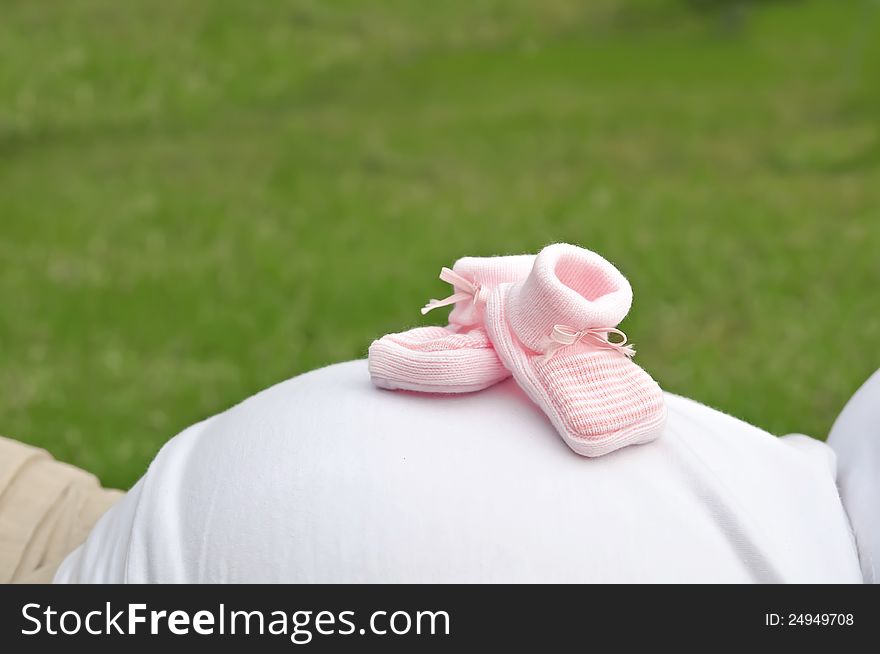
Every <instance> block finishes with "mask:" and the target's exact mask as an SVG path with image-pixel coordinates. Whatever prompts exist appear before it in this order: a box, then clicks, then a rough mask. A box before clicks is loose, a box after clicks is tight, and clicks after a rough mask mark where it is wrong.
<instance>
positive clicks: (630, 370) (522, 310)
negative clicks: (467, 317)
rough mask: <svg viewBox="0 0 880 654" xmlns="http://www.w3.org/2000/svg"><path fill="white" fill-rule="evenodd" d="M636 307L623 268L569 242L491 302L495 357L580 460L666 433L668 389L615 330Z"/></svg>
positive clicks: (547, 252)
mask: <svg viewBox="0 0 880 654" xmlns="http://www.w3.org/2000/svg"><path fill="white" fill-rule="evenodd" d="M631 304H632V288H631V287H630V285H629V282H628V281H627V280H626V278H625V277H624V276H623V275H622V274H621V273H620V271H618V270H617V268H615V267H614V266H613V265H611V264H610V263H609V262H608V261H606V260H605V259H603V258H602V257H601V256H599V255H598V254H596V253H594V252H590V251H589V250H584V249H583V248H579V247H576V246H574V245H568V244H566V243H558V244H556V245H550V246H548V247H546V248H544V249H543V250H542V251H541V253H540V254H538V256H537V258H536V259H535V264H534V267H533V268H532V271H531V273H530V274H529V275H528V277H526V278H525V279H524V280H522V281H519V282H516V283H506V284H504V283H503V284H500V285H498V286H497V287H496V288H495V289H494V290H493V291H492V292H491V293H490V294H489V297H488V299H487V304H486V317H485V324H486V331H487V333H488V335H489V338H490V340H491V341H492V343H493V344H494V345H495V351H496V352H497V354H498V356H499V358H500V359H501V361H502V362H503V363H504V365H505V366H506V367H507V368H508V369H509V370H510V371H511V372H512V373H513V377H514V379H515V380H516V381H517V383H518V384H519V385H520V386H521V387H522V389H523V390H524V391H525V392H526V393H527V394H528V395H529V397H531V398H532V400H533V401H534V402H535V403H536V404H538V406H540V407H541V408H542V409H543V410H544V412H545V413H546V414H547V416H548V417H549V418H550V420H551V422H552V423H553V425H554V426H555V427H556V429H557V431H558V432H559V433H560V435H561V436H562V438H563V440H565V442H566V444H568V446H569V447H570V448H571V449H572V450H574V451H575V452H577V453H578V454H582V455H584V456H600V455H602V454H607V453H608V452H612V451H614V450H616V449H619V448H621V447H624V446H626V445H634V444H638V443H647V442H649V441H652V440H654V439H655V438H657V437H658V436H659V435H660V433H661V431H662V429H663V424H664V422H665V419H666V407H665V404H664V401H663V393H662V391H661V390H660V387H659V386H658V385H657V382H655V381H654V380H653V379H652V378H651V377H650V375H648V373H646V372H645V371H644V370H642V369H641V368H640V367H639V366H637V365H636V364H635V363H633V362H632V360H631V358H632V356H633V355H634V354H635V350H633V348H632V346H631V345H627V343H626V336H625V335H624V334H623V332H621V331H619V330H618V329H617V325H618V324H619V323H620V321H621V320H623V318H624V317H625V316H626V314H627V313H628V312H629V309H630V305H631Z"/></svg>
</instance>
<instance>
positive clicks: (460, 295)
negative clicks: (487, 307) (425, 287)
mask: <svg viewBox="0 0 880 654" xmlns="http://www.w3.org/2000/svg"><path fill="white" fill-rule="evenodd" d="M440 279H442V280H443V281H444V282H446V283H447V284H452V286H453V288H460V289H462V290H460V291H457V292H455V293H453V294H452V295H450V296H449V297H447V298H444V299H442V300H431V301H430V302H428V304H426V305H425V306H423V307H422V315H423V316H424V315H425V314H426V313H428V312H429V311H433V310H434V309H439V308H440V307H446V306H449V305H450V304H455V303H456V302H461V301H463V300H470V301H471V302H474V303H476V301H477V297H478V296H479V294H480V289H481V287H480V285H479V284H478V283H476V282H472V281H471V280H469V279H465V278H464V277H462V276H461V275H459V274H458V273H457V272H455V271H454V270H452V269H451V268H445V267H444V268H443V269H442V270H441V271H440Z"/></svg>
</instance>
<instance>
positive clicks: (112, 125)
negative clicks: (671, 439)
mask: <svg viewBox="0 0 880 654" xmlns="http://www.w3.org/2000/svg"><path fill="white" fill-rule="evenodd" d="M704 4H708V5H712V3H704ZM747 9H748V11H747V12H745V13H743V14H742V16H744V17H745V18H744V20H743V21H742V24H741V25H731V24H730V21H729V20H727V19H726V18H725V17H724V15H722V14H721V13H719V14H717V15H716V14H713V13H712V12H711V11H710V10H705V9H704V10H703V11H697V10H695V9H694V8H693V7H692V6H689V5H688V4H687V3H686V2H675V1H672V0H642V1H636V0H633V1H631V2H625V1H623V0H615V1H610V0H600V1H595V2H590V3H582V2H578V1H576V0H551V1H548V2H541V3H529V2H524V1H521V0H506V1H501V0H493V1H491V2H464V1H462V0H454V1H448V2H444V3H412V2H403V1H402V0H387V1H383V2H368V3H355V2H351V1H345V2H332V3H325V2H318V1H317V0H314V1H309V2H259V3H242V2H231V1H229V2H209V1H207V0H199V1H190V2H177V1H171V0H161V1H160V0H152V1H150V2H146V1H141V0H138V1H136V2H126V3H116V2H110V1H109V0H83V1H80V2H76V3H72V2H71V3H61V2H51V1H42V2H32V1H23V0H16V1H13V2H10V1H7V2H5V3H4V4H3V7H2V10H0V11H2V19H0V297H2V299H3V310H2V313H0V433H3V434H5V435H7V436H11V437H16V438H19V439H21V440H24V441H27V442H30V443H34V444H37V445H40V446H43V447H46V448H48V449H49V450H50V451H52V452H53V453H54V454H55V455H56V456H57V457H59V458H61V459H64V460H67V461H71V462H73V463H75V464H77V465H80V466H83V467H85V468H87V469H89V470H92V471H94V472H96V473H98V474H99V475H100V476H101V478H102V479H103V480H104V482H105V483H107V484H110V485H114V486H123V487H126V486H128V485H130V484H131V483H132V482H133V481H134V480H135V479H136V478H137V477H138V476H139V475H140V474H141V472H142V471H143V470H144V468H145V466H146V464H147V463H148V462H149V460H150V458H151V457H152V455H153V454H154V453H155V452H156V451H157V450H158V448H159V447H160V446H161V444H162V443H163V442H165V441H166V440H167V439H168V438H169V437H171V436H172V435H173V434H175V433H176V432H177V431H179V430H180V429H182V428H183V427H185V426H186V425H188V424H190V423H192V422H194V421H196V420H199V419H201V418H203V417H206V416H208V415H210V414H213V413H215V412H218V411H221V410H223V409H225V408H227V407H229V406H230V405H232V404H234V403H235V402H237V401H239V400H240V399H242V398H244V397H245V396H247V395H249V394H251V393H253V392H255V391H257V390H259V389H261V388H264V387H266V386H268V385H270V384H273V383H275V382H277V381H280V380H282V379H285V378H287V377H290V376H292V375H295V374H297V373H300V372H303V371H305V370H308V369H311V368H314V367H317V366H321V365H324V364H328V363H331V362H336V361H340V360H345V359H349V358H354V357H360V356H363V355H364V354H365V352H366V348H367V346H368V344H369V342H370V340H371V339H372V338H374V337H376V336H377V335H379V334H382V333H384V332H387V331H392V330H399V329H402V328H404V327H407V326H411V325H415V324H420V323H427V322H429V319H434V320H435V321H437V320H440V319H441V318H442V316H435V315H431V316H429V317H428V318H425V319H422V318H420V316H419V314H418V308H419V307H420V306H421V305H422V304H423V302H424V301H425V300H426V299H427V298H428V297H436V296H438V294H443V292H444V290H445V288H444V285H443V284H442V283H440V282H439V281H437V280H436V274H437V272H438V271H439V269H440V267H441V266H442V265H447V264H450V263H451V262H452V261H454V260H455V259H456V258H457V257H458V256H461V255H465V254H470V255H477V254H482V255H488V254H497V253H509V252H525V251H537V250H538V249H540V247H541V246H542V245H544V244H547V243H550V242H554V241H570V242H575V243H579V244H581V245H584V246H586V247H589V248H592V249H595V250H598V251H599V252H601V253H603V254H604V255H605V256H606V257H608V258H609V259H611V260H612V261H614V262H615V263H617V264H618V265H619V267H620V268H621V269H622V270H623V271H624V273H625V274H627V275H628V276H629V277H630V279H631V281H632V283H633V286H634V288H635V291H636V296H635V305H634V310H633V312H632V314H631V315H630V317H629V318H628V319H627V321H626V322H625V324H624V327H625V329H626V331H627V332H628V333H629V335H630V338H631V340H633V341H634V342H635V343H636V344H637V345H638V346H639V348H638V349H639V363H641V364H642V365H643V366H644V367H646V368H647V369H648V370H649V371H651V372H652V373H653V374H654V376H655V377H656V378H657V379H658V380H659V381H660V382H661V384H662V385H663V386H664V388H666V389H667V390H670V391H673V392H677V393H681V394H686V395H689V396H691V397H694V398H696V399H698V400H700V401H702V402H706V403H708V404H711V405H714V406H716V407H718V408H721V409H723V410H725V411H727V412H729V413H732V414H734V415H737V416H739V417H742V418H744V419H746V420H749V421H751V422H753V423H755V424H758V425H760V426H761V427H764V428H766V429H768V430H770V431H773V432H774V433H786V432H789V431H802V432H806V433H809V434H812V435H814V436H817V437H820V438H824V436H825V434H827V432H828V429H829V427H830V425H831V422H832V421H833V419H834V417H835V415H836V414H837V412H838V411H839V410H840V408H841V407H842V405H843V403H844V402H845V400H846V399H847V398H848V397H849V395H850V394H851V393H852V392H853V391H854V390H855V388H856V387H857V386H858V384H859V383H860V382H861V381H863V380H864V379H865V378H866V377H867V376H868V374H869V373H871V372H872V371H873V370H874V369H875V368H877V367H878V366H880V355H878V343H880V312H878V304H880V302H878V289H880V256H878V253H880V208H878V207H880V88H878V86H877V84H876V81H877V79H878V72H880V42H878V41H877V40H876V39H875V38H874V36H875V35H876V34H877V33H878V32H877V28H878V27H880V7H878V4H877V3H876V2H871V1H868V0H866V1H860V2H857V1H852V2H835V3H828V2H824V3H823V2H803V3H798V2H790V3H752V4H750V5H748V8H747ZM737 15H739V14H737Z"/></svg>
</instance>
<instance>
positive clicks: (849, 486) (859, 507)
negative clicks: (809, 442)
mask: <svg viewBox="0 0 880 654" xmlns="http://www.w3.org/2000/svg"><path fill="white" fill-rule="evenodd" d="M828 444H829V445H830V446H831V447H833V448H834V451H835V452H836V453H837V474H838V484H837V485H838V487H839V488H840V495H841V498H842V499H843V503H844V506H845V507H846V510H847V513H848V514H849V519H850V522H851V524H852V526H853V531H854V532H855V536H856V543H857V544H858V549H859V557H860V559H861V562H862V575H863V576H864V579H865V581H866V582H868V583H872V584H876V583H880V370H878V371H877V372H875V373H874V375H873V376H872V377H871V378H870V379H869V380H868V381H866V382H865V384H864V385H863V386H862V387H861V388H860V389H859V390H858V392H857V393H856V394H855V395H853V396H852V399H850V401H849V402H848V403H847V405H846V408H844V410H843V411H842V412H841V414H840V415H839V416H838V418H837V420H836V421H835V423H834V426H833V427H832V428H831V434H830V435H829V436H828Z"/></svg>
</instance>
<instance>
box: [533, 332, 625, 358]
mask: <svg viewBox="0 0 880 654" xmlns="http://www.w3.org/2000/svg"><path fill="white" fill-rule="evenodd" d="M611 334H615V335H616V336H618V337H620V340H619V341H612V340H611V339H610V337H611ZM583 339H589V341H590V342H591V343H593V344H594V345H596V346H598V347H601V348H603V349H606V350H617V351H618V352H620V353H621V354H623V355H624V356H626V357H628V358H630V359H632V358H633V357H634V356H635V355H636V351H635V350H634V349H633V346H632V343H627V342H626V341H627V339H626V334H624V333H623V332H622V331H620V330H619V329H617V328H615V327H590V328H588V329H582V330H580V331H578V330H576V329H574V328H573V327H568V326H566V325H553V330H552V331H551V332H550V343H549V345H548V346H547V349H546V350H545V352H544V360H545V361H547V360H549V359H550V358H552V357H553V355H554V354H556V352H557V351H559V350H560V349H562V348H564V347H568V346H569V345H574V344H575V343H577V342H579V341H581V340H583Z"/></svg>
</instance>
